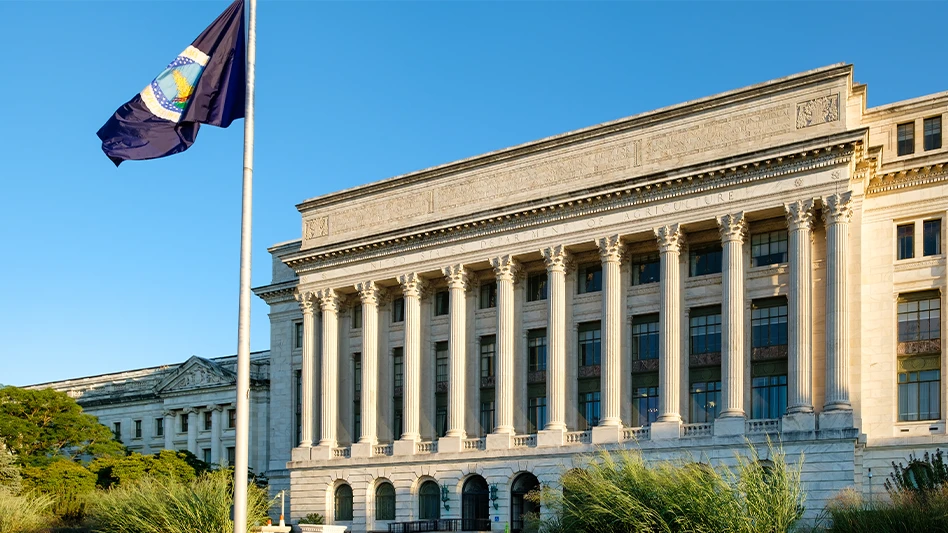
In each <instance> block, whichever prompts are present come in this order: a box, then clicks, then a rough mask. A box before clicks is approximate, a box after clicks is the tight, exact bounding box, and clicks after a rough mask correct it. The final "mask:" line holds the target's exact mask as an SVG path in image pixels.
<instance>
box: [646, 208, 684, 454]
mask: <svg viewBox="0 0 948 533" xmlns="http://www.w3.org/2000/svg"><path fill="white" fill-rule="evenodd" d="M654 232H655V238H656V239H657V240H658V250H659V257H660V261H661V269H662V272H661V287H660V292H661V302H660V308H659V365H658V381H659V388H658V420H657V421H656V422H655V423H654V424H652V434H651V436H652V439H677V438H678V437H679V436H680V432H681V412H680V407H679V405H680V403H681V401H680V393H681V391H680V389H681V376H680V373H681V344H680V343H681V335H680V331H681V281H680V276H679V266H678V254H679V252H680V250H681V245H682V244H684V234H683V233H682V231H681V227H680V226H679V225H678V224H672V225H669V226H661V227H658V228H655V229H654Z"/></svg>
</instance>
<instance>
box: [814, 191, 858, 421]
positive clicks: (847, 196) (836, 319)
mask: <svg viewBox="0 0 948 533" xmlns="http://www.w3.org/2000/svg"><path fill="white" fill-rule="evenodd" d="M851 217H852V192H851V191H846V192H844V193H842V194H840V193H836V194H831V195H829V196H827V197H825V198H823V222H824V224H825V225H826V256H827V257H826V265H827V267H826V402H825V403H824V404H823V412H822V413H821V414H820V427H821V428H825V429H830V428H851V427H853V412H852V409H853V407H852V404H851V403H850V402H849V322H848V308H849V306H848V301H849V276H848V271H847V269H848V268H849V267H848V264H847V263H848V262H847V260H846V258H847V254H848V252H849V219H850V218H851Z"/></svg>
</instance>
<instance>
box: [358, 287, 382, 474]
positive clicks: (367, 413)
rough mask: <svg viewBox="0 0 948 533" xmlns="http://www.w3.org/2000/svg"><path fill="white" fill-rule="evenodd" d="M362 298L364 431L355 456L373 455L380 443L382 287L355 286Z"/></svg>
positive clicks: (362, 401)
mask: <svg viewBox="0 0 948 533" xmlns="http://www.w3.org/2000/svg"><path fill="white" fill-rule="evenodd" d="M355 288H356V290H357V291H359V298H360V299H361V300H362V398H361V399H360V402H361V404H362V435H361V436H360V437H359V442H358V443H354V444H353V445H352V456H353V457H371V456H372V451H373V450H372V449H373V447H374V446H375V444H377V443H378V422H377V414H378V381H379V300H380V299H381V298H382V290H381V289H380V288H379V287H378V286H377V285H376V284H375V283H374V282H372V281H366V282H363V283H359V284H357V285H356V286H355Z"/></svg>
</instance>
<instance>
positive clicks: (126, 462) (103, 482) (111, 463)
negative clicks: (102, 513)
mask: <svg viewBox="0 0 948 533" xmlns="http://www.w3.org/2000/svg"><path fill="white" fill-rule="evenodd" d="M89 470H91V471H92V472H93V473H95V474H96V477H97V478H98V480H97V481H96V485H97V486H98V487H100V488H103V489H108V488H111V487H112V486H114V485H118V484H120V483H129V482H133V481H139V480H141V479H142V478H144V477H145V476H155V477H162V476H163V477H168V478H170V479H173V480H175V481H179V482H181V483H189V482H191V481H194V480H195V479H196V478H197V477H198V476H199V475H201V474H203V473H205V472H207V471H208V470H209V469H208V466H207V464H206V463H205V462H204V461H200V460H198V459H197V457H195V456H194V454H193V453H190V452H179V451H174V450H162V451H160V452H159V453H156V454H154V455H142V454H140V453H132V454H130V455H128V456H127V457H120V458H114V457H106V458H102V459H96V460H95V461H93V462H92V464H90V465H89Z"/></svg>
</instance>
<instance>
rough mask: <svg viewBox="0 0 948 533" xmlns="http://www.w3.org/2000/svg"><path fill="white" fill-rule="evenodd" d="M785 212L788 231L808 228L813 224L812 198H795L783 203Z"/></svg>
mask: <svg viewBox="0 0 948 533" xmlns="http://www.w3.org/2000/svg"><path fill="white" fill-rule="evenodd" d="M783 209H784V211H786V213H787V225H788V226H789V229H790V231H794V230H798V229H810V228H811V227H812V225H813V199H812V198H809V199H806V200H797V201H796V202H790V203H787V204H783Z"/></svg>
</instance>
